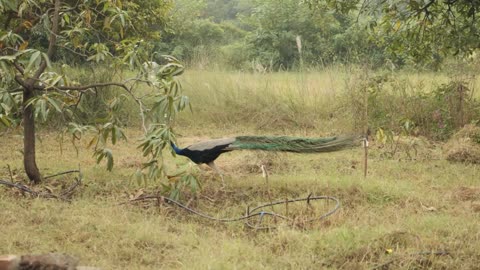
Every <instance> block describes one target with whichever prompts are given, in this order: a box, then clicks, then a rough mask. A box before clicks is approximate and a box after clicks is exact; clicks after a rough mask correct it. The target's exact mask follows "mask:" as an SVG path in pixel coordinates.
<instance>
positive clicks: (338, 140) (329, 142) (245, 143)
mask: <svg viewBox="0 0 480 270" xmlns="http://www.w3.org/2000/svg"><path fill="white" fill-rule="evenodd" d="M359 138H360V137H359V136H341V137H340V136H338V137H328V138H300V137H286V136H280V137H268V136H239V137H236V138H235V141H234V142H233V143H232V144H231V145H230V146H229V147H228V148H229V149H232V150H233V149H252V150H253V149H254V150H265V151H286V152H295V153H321V152H332V151H338V150H341V149H343V148H347V147H352V146H354V145H356V144H357V143H358V142H359Z"/></svg>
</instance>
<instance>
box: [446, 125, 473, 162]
mask: <svg viewBox="0 0 480 270" xmlns="http://www.w3.org/2000/svg"><path fill="white" fill-rule="evenodd" d="M444 150H445V152H446V159H447V160H448V161H451V162H462V163H469V164H480V127H477V126H474V125H466V126H465V127H464V128H462V129H461V130H460V131H458V132H457V133H456V134H455V135H453V136H452V139H450V141H448V143H447V144H445V146H444Z"/></svg>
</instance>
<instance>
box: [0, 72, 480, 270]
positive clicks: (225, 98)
mask: <svg viewBox="0 0 480 270" xmlns="http://www.w3.org/2000/svg"><path fill="white" fill-rule="evenodd" d="M347 75H348V74H347V73H345V72H343V71H341V70H339V71H337V70H327V71H325V72H321V73H318V72H317V73H307V74H303V75H301V76H299V75H296V74H293V73H277V74H265V75H260V74H242V73H227V72H224V73H223V72H215V73H214V72H207V71H196V72H187V73H186V74H185V78H184V79H182V80H183V83H184V87H185V88H186V91H187V92H188V94H189V95H190V96H191V101H192V103H193V105H194V109H195V114H189V113H185V114H184V116H182V119H181V121H180V122H179V125H178V126H177V127H176V130H177V131H178V133H180V134H181V136H179V143H180V145H182V146H183V145H187V144H188V143H191V142H194V141H198V140H200V139H202V138H209V137H223V136H229V135H237V134H252V135H255V134H258V135H264V134H288V135H300V136H316V135H319V134H320V135H322V134H332V133H340V132H343V131H349V130H351V129H352V126H351V122H350V120H345V121H343V120H341V119H340V118H339V117H333V118H330V117H328V114H329V113H330V112H329V110H330V109H331V108H336V109H337V110H338V108H339V107H340V105H341V104H339V103H338V102H337V101H339V99H337V98H338V97H340V96H342V91H344V90H342V89H343V88H344V87H345V85H349V84H348V83H347V82H348V80H350V79H351V78H349V76H347ZM400 75H401V76H404V78H407V79H408V80H411V82H412V83H413V84H415V83H416V81H417V80H419V81H423V82H424V83H425V82H435V83H439V82H441V80H446V77H445V76H442V75H438V74H427V75H422V74H420V75H415V74H413V75H412V74H400ZM194 86H195V87H194ZM302 93H303V94H304V96H302ZM287 100H291V101H290V102H291V103H290V104H284V103H285V102H286V101H287ZM272 106H273V107H272ZM304 108H307V109H305V110H303V109H304ZM240 112H244V113H245V115H242V114H241V113H240ZM334 112H335V111H334ZM287 116H288V117H287ZM297 120H298V121H297ZM262 121H263V122H262ZM260 123H262V124H260ZM127 132H128V134H129V135H130V137H131V139H130V141H129V142H128V143H120V144H119V145H117V146H115V147H114V148H113V151H114V155H115V166H116V167H115V168H116V169H115V170H114V172H112V173H108V172H106V171H105V169H104V167H105V164H100V165H96V164H95V162H94V159H93V158H92V153H91V151H89V150H87V149H85V146H86V142H85V141H82V142H80V143H79V144H78V146H79V150H80V151H79V154H78V155H77V154H76V153H75V151H74V150H73V149H72V148H71V147H69V145H68V143H66V144H65V145H64V151H63V153H61V154H60V152H59V144H58V142H57V141H56V136H55V134H54V133H53V132H51V131H49V132H42V133H40V135H39V137H40V138H41V141H39V142H38V145H37V152H38V163H39V166H40V167H41V168H42V172H43V173H44V174H45V175H48V174H53V173H55V172H58V171H63V170H67V169H75V168H77V167H78V166H80V167H81V168H82V171H83V172H84V184H83V185H82V186H81V188H80V189H79V190H78V191H77V193H76V194H75V196H74V197H73V200H72V202H71V203H68V202H62V201H57V200H46V199H31V198H29V197H28V196H23V195H21V194H19V193H18V192H15V191H13V190H10V189H7V188H4V187H0V209H1V215H0V232H1V234H0V254H11V253H13V254H27V253H44V252H52V251H54V252H65V253H68V254H71V255H74V256H77V257H79V258H80V259H81V261H82V263H83V264H86V265H93V266H98V267H101V268H102V269H371V268H373V267H376V266H378V265H381V264H387V265H388V266H389V267H390V269H425V268H427V269H477V268H478V264H479V262H480V255H479V252H478V249H479V248H480V233H479V230H478V228H479V225H480V224H479V218H480V212H479V209H480V189H479V188H478V175H480V167H479V166H478V165H476V166H475V165H464V164H452V163H448V162H447V161H445V160H443V155H442V152H441V145H435V146H434V148H433V149H430V148H428V147H425V148H426V149H420V150H424V151H419V155H418V156H416V157H415V158H416V160H408V159H401V160H399V159H398V158H395V159H383V158H381V155H380V154H381V153H382V151H384V150H382V149H381V148H379V147H378V145H375V144H373V145H372V147H371V148H370V156H371V159H370V160H369V173H368V177H367V178H366V179H364V178H363V167H362V164H363V163H362V162H363V160H362V157H363V151H362V150H361V149H353V150H346V151H342V152H336V153H327V154H318V155H315V154H308V155H300V154H272V153H262V152H249V151H238V152H232V153H227V154H224V155H222V156H221V157H220V158H219V159H218V162H217V163H218V166H219V167H220V168H222V169H223V170H224V171H225V172H226V179H225V181H226V187H225V188H224V189H222V185H221V182H220V180H219V179H218V177H216V175H215V174H214V173H212V172H211V171H210V170H209V169H207V168H205V167H203V166H202V171H201V172H199V176H200V178H201V180H202V184H203V189H202V190H201V191H200V193H199V194H198V196H197V197H196V199H195V200H193V201H192V202H191V206H192V207H194V208H195V209H199V210H201V211H205V212H207V213H209V214H211V215H214V216H218V217H234V216H240V215H243V214H244V212H245V209H246V207H247V205H250V206H252V207H253V206H256V205H259V204H262V203H266V202H268V201H269V196H268V194H270V195H271V197H272V199H273V200H278V199H279V200H283V199H285V198H287V197H288V198H294V197H305V196H308V194H310V193H313V194H316V195H330V196H336V197H338V198H339V199H340V201H341V209H340V210H339V211H338V212H337V213H336V214H334V215H333V216H331V217H329V218H328V219H326V220H323V221H320V222H316V223H312V224H303V223H302V222H301V221H302V219H299V221H298V223H297V224H296V226H290V224H288V223H286V222H278V224H276V225H277V226H278V228H277V229H275V230H271V231H268V232H265V231H254V230H251V229H248V228H246V227H245V226H244V224H243V223H228V224H224V223H215V222H210V221H207V220H204V219H201V218H198V217H196V216H193V215H190V214H187V213H185V212H183V211H182V210H180V209H177V208H175V207H173V206H170V205H166V204H162V205H160V206H157V205H156V204H154V203H152V204H137V205H119V203H121V202H124V201H126V200H128V198H129V196H130V195H134V194H135V193H136V192H137V191H138V190H139V189H141V188H144V189H145V190H146V191H151V190H154V189H155V187H156V186H157V185H158V184H159V183H155V182H151V183H149V185H148V186H147V187H143V186H138V185H136V183H135V182H134V181H132V178H131V175H132V174H133V173H134V171H135V169H136V166H139V164H140V163H141V162H142V161H143V160H142V158H141V154H140V152H139V151H138V149H136V144H137V143H136V138H138V137H139V136H140V130H139V128H134V127H132V128H129V129H128V131H127ZM2 142H4V143H3V144H2V145H1V146H0V178H1V179H9V178H10V176H9V172H8V169H7V165H10V167H11V168H12V169H13V174H14V179H15V180H21V179H23V178H24V176H23V173H22V156H21V152H20V151H21V145H22V137H21V136H20V135H18V134H17V133H16V132H10V133H7V134H4V135H3V136H2ZM427 148H428V149H427ZM426 153H428V154H426ZM179 160H183V158H182V157H177V158H176V159H174V158H173V157H167V164H169V168H170V169H171V168H172V167H171V165H172V164H173V163H176V162H179ZM260 164H267V166H268V168H269V173H270V177H269V185H268V186H267V185H266V183H265V180H264V179H263V178H262V175H261V172H260V170H259V167H258V166H259V165H260ZM192 166H193V168H195V166H196V165H192ZM70 180H71V179H70ZM70 180H69V178H68V177H64V178H59V179H56V180H48V181H46V183H45V184H44V185H46V186H49V187H51V188H52V189H54V190H55V191H58V190H59V187H60V186H61V185H63V184H65V183H66V182H67V181H70ZM38 188H41V187H38ZM189 196H190V195H188V194H187V195H186V198H185V199H184V201H187V200H188V199H189V198H190V197H189ZM312 206H313V207H314V209H315V210H316V212H315V213H322V212H325V211H326V210H328V209H329V208H330V207H332V206H333V205H332V204H331V203H330V204H327V203H324V202H312ZM431 210H433V211H431ZM275 211H277V212H280V213H285V209H284V208H283V207H281V206H280V207H276V208H275ZM297 211H298V212H297ZM289 213H290V214H291V215H295V214H297V215H298V214H299V213H301V214H302V215H306V216H308V215H311V213H310V212H308V211H306V210H305V207H304V205H300V206H295V205H291V206H290V209H289ZM302 215H300V216H299V218H301V217H302ZM390 249H391V250H392V252H391V253H388V252H387V250H390ZM432 250H435V251H443V250H447V251H449V252H450V255H448V256H431V255H418V254H417V253H418V252H424V251H432Z"/></svg>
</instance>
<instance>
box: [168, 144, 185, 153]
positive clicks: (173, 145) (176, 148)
mask: <svg viewBox="0 0 480 270" xmlns="http://www.w3.org/2000/svg"><path fill="white" fill-rule="evenodd" d="M170 145H171V146H172V148H173V151H175V153H176V154H177V155H183V149H180V148H178V147H177V146H176V145H175V144H174V143H173V142H170Z"/></svg>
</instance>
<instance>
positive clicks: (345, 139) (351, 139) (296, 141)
mask: <svg viewBox="0 0 480 270" xmlns="http://www.w3.org/2000/svg"><path fill="white" fill-rule="evenodd" d="M360 138H361V137H360V136H335V137H324V138H301V137H288V136H237V137H231V138H222V139H214V140H208V141H203V142H199V143H195V144H192V145H190V146H187V147H185V148H178V147H177V146H176V145H175V144H174V143H173V142H171V146H172V148H173V150H174V151H175V153H176V154H177V155H181V156H185V157H188V158H189V159H190V160H192V161H193V162H195V163H196V164H202V163H204V164H207V165H208V166H209V167H210V168H212V169H213V170H215V171H216V172H217V173H218V174H219V175H220V176H221V177H222V180H223V174H222V172H221V171H220V170H219V169H218V168H217V166H216V165H215V162H214V161H215V160H216V159H217V158H218V157H219V156H220V155H221V154H223V153H226V152H230V151H233V150H246V149H248V150H264V151H283V152H294V153H323V152H333V151H338V150H342V149H345V148H348V147H352V146H354V145H355V144H356V142H358V141H359V139H360Z"/></svg>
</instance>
